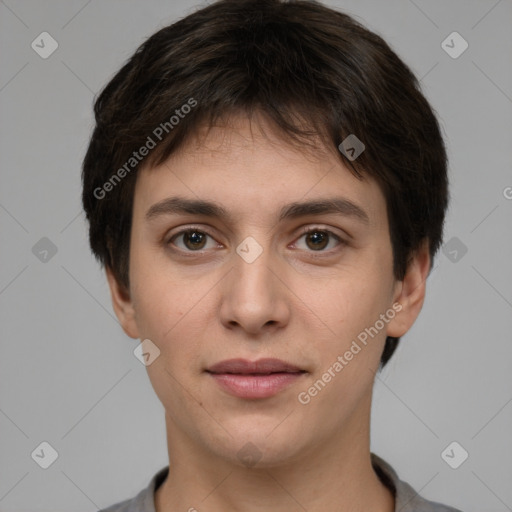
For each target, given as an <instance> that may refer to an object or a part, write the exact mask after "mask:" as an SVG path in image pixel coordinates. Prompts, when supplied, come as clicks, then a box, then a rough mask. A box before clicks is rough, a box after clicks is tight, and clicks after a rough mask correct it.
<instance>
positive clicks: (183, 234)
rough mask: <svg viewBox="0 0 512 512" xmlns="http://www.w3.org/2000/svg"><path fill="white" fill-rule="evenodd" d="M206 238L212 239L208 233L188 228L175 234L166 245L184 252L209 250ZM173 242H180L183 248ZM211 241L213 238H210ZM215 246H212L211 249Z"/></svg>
mask: <svg viewBox="0 0 512 512" xmlns="http://www.w3.org/2000/svg"><path fill="white" fill-rule="evenodd" d="M207 238H212V237H211V236H210V235H209V234H208V233H205V232H204V231H201V230H200V229H196V228H194V227H189V228H187V229H184V230H182V231H179V232H178V233H175V234H174V235H173V236H172V237H171V238H169V240H168V242H167V244H168V245H171V244H172V245H176V247H178V248H179V249H181V250H183V251H185V252H198V251H201V250H206V249H209V248H210V247H207V243H206V242H207ZM174 240H181V241H182V242H183V244H184V247H183V246H182V247H180V246H179V245H177V244H175V243H174ZM212 240H213V238H212ZM216 246H217V245H215V244H213V247H216Z"/></svg>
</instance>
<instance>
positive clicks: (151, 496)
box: [134, 453, 460, 512]
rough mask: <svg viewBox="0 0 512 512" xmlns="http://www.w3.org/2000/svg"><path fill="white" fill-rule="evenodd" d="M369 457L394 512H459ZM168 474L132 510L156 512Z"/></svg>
mask: <svg viewBox="0 0 512 512" xmlns="http://www.w3.org/2000/svg"><path fill="white" fill-rule="evenodd" d="M370 456H371V462H372V467H373V469H374V471H375V472H376V474H377V475H378V477H379V478H380V480H381V481H382V483H383V484H384V485H385V486H386V487H388V489H390V490H391V492H392V493H393V495H394V497H395V512H460V510H457V509H454V508H451V507H447V506H445V505H442V504H441V503H437V502H432V501H428V500H425V499H424V498H422V497H421V496H420V495H419V494H418V493H417V492H416V491H415V490H414V489H413V488H412V487H411V486H410V485H409V484H408V483H407V482H404V481H403V480H400V478H399V477H398V474H397V473H396V471H395V470H394V469H393V468H392V467H391V465H390V464H388V463H387V462H386V461H385V460H383V459H381V458H380V457H379V456H377V455H375V454H374V453H370ZM168 473H169V466H166V467H164V468H162V469H160V470H159V471H158V472H157V473H156V474H155V475H154V476H153V478H152V479H151V481H150V482H149V485H148V486H147V487H146V488H145V489H143V490H142V491H141V492H140V493H139V494H138V495H137V496H136V497H135V505H136V506H135V507H134V510H141V511H143V512H156V510H155V491H156V490H157V489H158V487H159V486H160V485H161V484H162V483H163V481H164V480H165V479H166V477H167V475H168Z"/></svg>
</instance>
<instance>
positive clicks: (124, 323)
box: [105, 268, 139, 339]
mask: <svg viewBox="0 0 512 512" xmlns="http://www.w3.org/2000/svg"><path fill="white" fill-rule="evenodd" d="M105 272H106V274H107V281H108V285H109V288H110V296H111V298H112V307H113V308H114V312H115V314H116V316H117V318H118V320H119V323H120V324H121V327H122V328H123V331H124V332H125V333H126V334H127V335H128V336H129V337H130V338H134V339H138V338H139V330H138V327H137V322H136V316H135V309H134V307H133V302H132V300H131V298H130V292H129V290H127V289H126V287H124V286H122V285H120V284H119V283H118V282H117V280H116V278H115V277H114V274H113V273H112V270H111V269H110V268H106V269H105Z"/></svg>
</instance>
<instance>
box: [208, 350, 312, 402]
mask: <svg viewBox="0 0 512 512" xmlns="http://www.w3.org/2000/svg"><path fill="white" fill-rule="evenodd" d="M206 373H208V374H209V375H211V377H212V378H213V380H214V381H215V382H216V383H217V384H218V385H219V386H220V387H221V388H222V389H223V390H224V391H226V392H227V393H228V394H230V395H233V396H236V397H239V398H245V399H255V398H268V397H271V396H274V395H276V394H277V393H279V392H280V391H282V390H284V389H285V388H287V387H289V386H290V385H292V384H293V383H295V382H297V380H299V379H300V378H302V377H303V375H304V374H306V373H307V371H306V370H303V369H301V368H299V367H297V366H295V365H293V364H290V363H287V362H286V361H282V360H280V359H259V360H258V361H247V360H245V359H229V360H226V361H221V362H220V363H217V364H214V365H213V366H211V367H209V368H208V369H207V370H206Z"/></svg>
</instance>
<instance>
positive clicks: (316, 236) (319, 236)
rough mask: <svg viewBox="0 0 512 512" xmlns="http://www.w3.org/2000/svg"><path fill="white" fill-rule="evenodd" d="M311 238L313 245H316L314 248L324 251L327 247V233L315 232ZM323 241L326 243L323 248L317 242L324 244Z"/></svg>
mask: <svg viewBox="0 0 512 512" xmlns="http://www.w3.org/2000/svg"><path fill="white" fill-rule="evenodd" d="M309 238H310V239H312V240H313V243H314V244H315V245H314V248H316V249H318V248H320V249H323V248H324V247H325V245H326V244H325V241H326V240H327V237H326V235H325V233H321V232H319V231H314V232H313V233H311V234H310V237H309ZM322 239H323V242H324V243H323V244H322V245H321V246H319V245H318V244H317V242H322Z"/></svg>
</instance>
